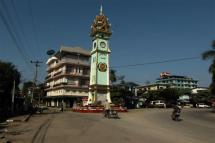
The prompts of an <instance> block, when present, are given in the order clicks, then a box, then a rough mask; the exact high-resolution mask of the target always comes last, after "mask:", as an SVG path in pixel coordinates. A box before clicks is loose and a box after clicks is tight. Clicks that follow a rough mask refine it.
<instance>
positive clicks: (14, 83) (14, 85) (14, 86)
mask: <svg viewBox="0 0 215 143" xmlns="http://www.w3.org/2000/svg"><path fill="white" fill-rule="evenodd" d="M15 88H16V81H15V80H14V81H13V90H12V103H11V112H12V114H14V97H15Z"/></svg>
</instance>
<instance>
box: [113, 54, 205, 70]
mask: <svg viewBox="0 0 215 143" xmlns="http://www.w3.org/2000/svg"><path fill="white" fill-rule="evenodd" d="M196 59H201V57H200V56H196V57H188V58H177V59H169V60H162V61H155V62H147V63H140V64H130V65H119V66H112V67H111V68H127V67H137V66H145V65H154V64H163V63H172V62H179V61H188V60H196Z"/></svg>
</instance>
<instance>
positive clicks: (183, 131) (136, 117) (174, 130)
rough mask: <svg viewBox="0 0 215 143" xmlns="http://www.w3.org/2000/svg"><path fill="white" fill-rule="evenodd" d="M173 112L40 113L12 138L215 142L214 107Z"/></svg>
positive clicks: (50, 142)
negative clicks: (175, 117) (113, 115)
mask: <svg viewBox="0 0 215 143" xmlns="http://www.w3.org/2000/svg"><path fill="white" fill-rule="evenodd" d="M171 111H172V110H171V109H138V110H131V111H129V112H128V113H120V114H119V115H120V117H121V118H120V119H106V118H104V117H103V116H102V114H92V113H91V114H87V113H74V112H63V113H57V114H46V115H40V116H39V115H38V116H35V117H32V119H30V121H29V123H26V124H23V125H20V126H18V127H17V128H19V130H18V129H17V128H13V129H16V130H17V131H22V130H27V131H25V132H22V134H17V135H10V136H8V138H9V139H10V140H11V141H12V142H16V143H19V142H20V143H21V142H22V143H25V142H26V143H29V142H31V143H59V142H60V143H71V142H76V143H101V142H102V143H119V142H122V143H157V142H159V143H173V142H174V143H203V142H204V143H214V135H215V123H214V122H215V113H211V112H210V109H183V111H182V119H183V120H182V121H180V122H175V121H172V120H171V118H170V115H171ZM11 131H12V130H11Z"/></svg>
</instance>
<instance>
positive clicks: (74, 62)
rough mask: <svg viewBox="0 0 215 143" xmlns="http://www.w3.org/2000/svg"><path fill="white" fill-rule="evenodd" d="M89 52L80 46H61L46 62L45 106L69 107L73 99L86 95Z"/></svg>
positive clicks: (77, 99) (76, 99) (79, 99)
mask: <svg viewBox="0 0 215 143" xmlns="http://www.w3.org/2000/svg"><path fill="white" fill-rule="evenodd" d="M89 58H90V52H89V51H87V50H84V49H82V48H80V47H74V48H71V47H65V46H61V48H60V50H59V51H58V52H57V53H56V54H55V55H54V56H52V57H50V58H49V59H48V61H47V62H46V64H47V66H48V68H47V73H48V75H47V77H46V89H45V90H46V92H47V96H46V101H47V102H46V103H47V106H61V104H62V102H64V103H65V105H66V106H67V107H71V106H72V105H73V103H74V101H81V99H82V98H83V97H87V96H88V88H89V75H90V63H89Z"/></svg>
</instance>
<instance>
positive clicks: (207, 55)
mask: <svg viewBox="0 0 215 143" xmlns="http://www.w3.org/2000/svg"><path fill="white" fill-rule="evenodd" d="M202 58H203V60H208V59H212V64H211V65H210V67H209V73H211V74H212V83H211V85H210V91H211V94H212V95H214V96H215V40H214V41H213V44H212V50H208V51H206V52H204V53H203V54H202Z"/></svg>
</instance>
